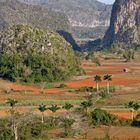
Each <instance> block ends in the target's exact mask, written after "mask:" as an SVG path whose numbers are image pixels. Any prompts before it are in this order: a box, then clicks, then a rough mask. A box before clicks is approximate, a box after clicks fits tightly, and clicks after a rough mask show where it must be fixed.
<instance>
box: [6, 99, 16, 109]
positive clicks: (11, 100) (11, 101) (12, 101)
mask: <svg viewBox="0 0 140 140" xmlns="http://www.w3.org/2000/svg"><path fill="white" fill-rule="evenodd" d="M6 103H7V104H9V105H10V106H11V107H12V108H13V107H15V105H16V104H17V103H18V101H17V100H15V99H8V100H7V102H6Z"/></svg>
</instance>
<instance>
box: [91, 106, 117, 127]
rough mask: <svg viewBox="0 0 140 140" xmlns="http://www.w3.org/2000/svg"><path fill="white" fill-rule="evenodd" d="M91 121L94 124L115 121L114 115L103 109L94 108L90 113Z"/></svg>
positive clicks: (107, 123) (105, 123) (108, 123)
mask: <svg viewBox="0 0 140 140" xmlns="http://www.w3.org/2000/svg"><path fill="white" fill-rule="evenodd" d="M91 117H92V122H93V124H94V125H110V124H113V123H114V122H115V121H116V119H117V118H116V117H115V116H114V115H112V114H110V113H108V112H107V111H105V110H102V109H100V108H96V109H95V110H94V111H93V112H92V113H91Z"/></svg>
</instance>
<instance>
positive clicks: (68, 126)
mask: <svg viewBox="0 0 140 140" xmlns="http://www.w3.org/2000/svg"><path fill="white" fill-rule="evenodd" d="M61 122H62V127H64V131H65V132H64V133H63V135H61V137H68V136H70V135H72V125H73V124H74V123H75V120H74V119H72V118H61Z"/></svg>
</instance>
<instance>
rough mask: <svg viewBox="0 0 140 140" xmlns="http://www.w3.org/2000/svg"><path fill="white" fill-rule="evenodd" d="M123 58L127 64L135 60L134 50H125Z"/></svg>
mask: <svg viewBox="0 0 140 140" xmlns="http://www.w3.org/2000/svg"><path fill="white" fill-rule="evenodd" d="M123 58H124V59H125V61H126V62H129V61H131V60H133V59H134V58H135V51H134V50H133V49H129V50H125V52H124V53H123Z"/></svg>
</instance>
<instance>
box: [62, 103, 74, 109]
mask: <svg viewBox="0 0 140 140" xmlns="http://www.w3.org/2000/svg"><path fill="white" fill-rule="evenodd" d="M72 107H73V105H72V104H69V103H65V105H64V106H63V107H62V108H64V109H66V110H70V109H71V108H72Z"/></svg>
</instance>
